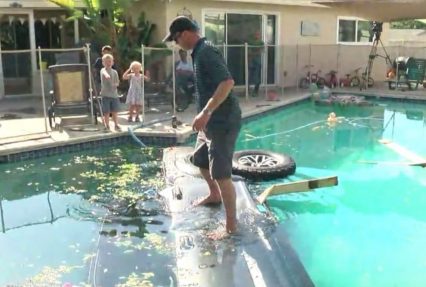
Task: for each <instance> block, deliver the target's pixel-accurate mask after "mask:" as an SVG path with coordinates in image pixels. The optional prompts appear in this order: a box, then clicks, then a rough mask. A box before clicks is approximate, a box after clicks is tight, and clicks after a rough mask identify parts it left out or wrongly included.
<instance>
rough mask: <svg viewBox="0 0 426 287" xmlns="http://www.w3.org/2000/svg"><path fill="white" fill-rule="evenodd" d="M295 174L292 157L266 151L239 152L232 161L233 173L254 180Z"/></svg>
mask: <svg viewBox="0 0 426 287" xmlns="http://www.w3.org/2000/svg"><path fill="white" fill-rule="evenodd" d="M295 172H296V163H295V162H294V160H293V159H292V158H291V157H289V156H288V155H283V154H278V153H274V152H270V151H266V150H243V151H238V152H235V153H234V157H233V160H232V173H233V174H235V175H239V176H242V177H244V178H247V179H252V180H271V179H276V178H283V177H287V176H289V175H292V174H294V173H295Z"/></svg>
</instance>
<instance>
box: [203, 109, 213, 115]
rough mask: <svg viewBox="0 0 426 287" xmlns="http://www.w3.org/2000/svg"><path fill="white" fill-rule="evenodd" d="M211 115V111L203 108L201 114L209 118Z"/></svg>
mask: <svg viewBox="0 0 426 287" xmlns="http://www.w3.org/2000/svg"><path fill="white" fill-rule="evenodd" d="M212 113H213V111H212V110H209V109H207V108H204V109H203V114H205V115H208V116H211V115H212Z"/></svg>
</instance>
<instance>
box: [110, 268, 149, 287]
mask: <svg viewBox="0 0 426 287" xmlns="http://www.w3.org/2000/svg"><path fill="white" fill-rule="evenodd" d="M152 277H154V273H152V272H147V273H141V274H139V275H138V274H136V273H134V272H133V273H131V274H130V275H129V276H128V277H127V278H126V282H124V283H122V284H117V285H116V287H154V284H153V283H152V282H151V278H152Z"/></svg>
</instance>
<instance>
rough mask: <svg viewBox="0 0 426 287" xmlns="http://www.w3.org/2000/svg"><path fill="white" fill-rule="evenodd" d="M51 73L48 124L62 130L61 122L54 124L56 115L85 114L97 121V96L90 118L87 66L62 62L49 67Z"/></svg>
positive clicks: (98, 108) (98, 109)
mask: <svg viewBox="0 0 426 287" xmlns="http://www.w3.org/2000/svg"><path fill="white" fill-rule="evenodd" d="M49 71H50V73H51V75H52V82H53V91H51V92H50V95H51V99H52V101H51V105H50V107H49V108H48V116H49V125H50V128H51V129H52V130H53V129H55V128H58V127H59V129H60V130H62V128H63V127H64V126H63V123H62V120H61V124H60V125H58V124H56V117H60V118H63V117H70V116H81V115H86V116H88V117H90V119H91V122H92V120H94V122H95V124H97V123H98V121H97V116H98V114H100V111H101V106H100V103H99V100H98V98H97V97H94V100H95V103H96V104H95V103H93V117H94V118H91V105H92V103H91V101H90V93H89V77H88V68H87V65H85V64H63V65H54V66H50V67H49Z"/></svg>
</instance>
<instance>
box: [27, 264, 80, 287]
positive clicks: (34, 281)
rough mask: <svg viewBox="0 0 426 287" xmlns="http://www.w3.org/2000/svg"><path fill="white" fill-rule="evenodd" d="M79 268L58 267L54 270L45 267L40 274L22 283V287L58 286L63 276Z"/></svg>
mask: <svg viewBox="0 0 426 287" xmlns="http://www.w3.org/2000/svg"><path fill="white" fill-rule="evenodd" d="M77 268H81V266H67V265H60V266H58V267H56V268H54V267H50V266H45V267H44V268H43V269H42V270H41V272H40V273H38V274H37V275H35V276H33V277H31V278H30V279H28V280H26V281H25V282H24V283H23V286H37V285H40V286H53V285H55V286H60V284H61V283H62V282H61V278H62V275H63V274H67V273H71V272H72V271H73V270H74V269H77Z"/></svg>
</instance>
